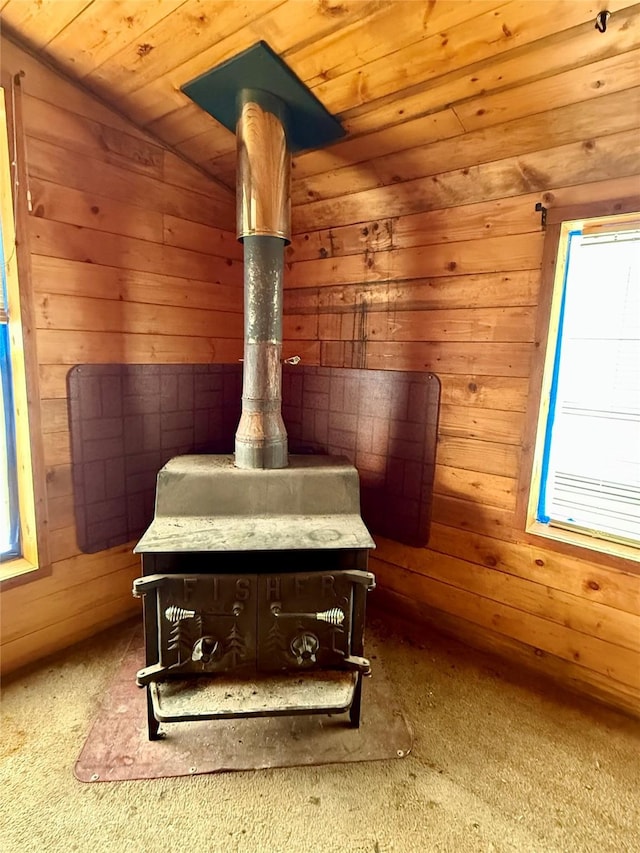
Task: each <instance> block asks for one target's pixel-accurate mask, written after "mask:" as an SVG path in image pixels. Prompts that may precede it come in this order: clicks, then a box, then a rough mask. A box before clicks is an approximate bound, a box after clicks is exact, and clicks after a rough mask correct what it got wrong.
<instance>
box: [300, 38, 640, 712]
mask: <svg viewBox="0 0 640 853" xmlns="http://www.w3.org/2000/svg"><path fill="white" fill-rule="evenodd" d="M637 67H638V57H637V51H635V52H630V53H626V54H623V55H621V56H618V57H614V58H610V59H606V60H602V61H596V62H593V63H592V64H591V65H584V66H582V67H580V68H577V69H575V70H572V71H563V72H562V73H560V74H557V75H556V76H553V69H551V70H547V69H545V73H546V75H547V76H546V77H545V79H543V80H539V81H536V82H534V83H529V84H526V85H523V86H521V87H517V88H513V89H511V90H509V91H506V92H503V93H501V94H496V95H480V96H478V97H476V98H474V99H470V100H466V101H463V102H462V103H461V104H460V105H459V106H456V107H454V108H453V111H452V115H451V116H450V119H453V118H455V120H456V121H459V123H460V129H459V130H458V131H456V130H455V127H454V126H453V125H452V124H451V122H450V123H449V125H448V126H447V127H446V128H444V129H443V128H442V127H440V126H435V125H434V123H433V116H432V115H427V116H424V117H422V118H417V119H410V120H409V121H407V122H406V123H405V124H402V125H397V124H395V126H391V125H392V124H393V123H394V122H397V120H398V118H397V117H398V113H397V111H394V112H393V113H392V112H389V125H390V126H389V127H387V128H386V129H385V127H384V126H382V127H380V124H379V125H378V128H377V129H376V131H375V132H374V133H371V134H370V135H368V136H364V137H362V138H360V139H354V140H348V141H347V142H344V143H341V144H340V145H338V146H335V147H334V148H332V149H328V150H327V151H326V152H314V153H311V154H307V155H303V156H302V157H300V158H299V159H298V160H297V163H296V170H295V174H296V176H297V181H296V184H295V186H294V193H293V197H294V201H295V205H296V206H295V209H294V226H295V228H294V230H295V234H296V236H295V238H294V241H293V243H292V245H291V247H289V250H288V260H289V272H288V279H287V287H288V289H287V290H286V293H285V312H286V318H285V319H286V323H285V328H286V329H288V334H289V335H293V334H296V333H297V334H299V335H300V337H304V330H307V331H308V332H310V333H311V334H310V336H309V338H310V339H307V343H308V344H312V343H313V344H315V346H316V352H317V359H318V362H319V363H320V364H325V365H335V366H348V365H353V366H358V367H360V366H365V367H369V368H386V369H398V370H428V371H433V372H434V373H436V374H437V375H438V376H439V377H440V379H441V382H442V406H441V413H440V426H439V443H438V452H437V472H436V478H435V500H434V515H433V525H432V531H431V539H430V543H429V547H428V548H424V549H415V548H410V547H407V546H404V545H400V544H398V543H396V542H393V541H391V540H387V539H378V543H377V544H378V549H377V551H376V552H375V554H374V556H373V558H372V568H373V570H374V571H375V573H376V575H377V578H378V582H379V587H380V589H379V592H380V593H381V600H382V601H383V602H384V604H385V606H387V607H391V608H393V609H394V610H397V611H398V612H399V613H400V614H403V615H404V616H406V617H407V618H409V619H421V620H426V621H428V622H430V623H431V624H433V625H435V626H436V627H437V628H439V629H440V630H445V631H447V632H450V633H452V634H455V635H456V636H459V637H461V638H463V639H466V640H468V641H469V642H471V643H473V644H477V645H480V646H482V647H485V648H488V649H491V650H493V651H498V652H500V653H502V654H504V655H507V656H509V657H511V658H515V659H517V660H520V661H522V662H524V663H526V664H527V665H528V666H531V667H534V668H536V669H538V670H541V671H543V672H545V673H547V674H549V675H551V676H553V677H554V678H557V679H558V680H560V681H562V682H563V683H564V684H567V685H570V686H572V687H575V688H577V689H579V690H582V691H583V692H587V693H589V694H590V695H592V696H595V697H598V698H600V699H603V700H605V701H607V702H610V703H613V704H615V705H617V706H618V707H620V708H624V709H626V710H629V711H632V712H634V713H636V714H638V713H640V587H639V577H638V572H637V564H632V563H630V562H625V561H623V560H621V559H620V560H617V561H616V560H613V559H611V558H606V557H599V556H598V555H597V554H596V553H595V552H588V551H585V550H582V552H579V553H575V552H574V553H571V552H570V551H569V550H567V549H565V550H564V552H563V550H562V549H561V548H560V549H559V548H558V547H557V546H555V545H554V544H552V543H551V542H550V541H547V540H542V539H537V540H533V539H532V538H531V537H527V536H526V535H525V532H524V529H523V525H522V524H521V522H520V520H519V518H518V516H517V515H516V498H517V493H518V484H519V477H520V474H521V466H522V464H523V461H522V459H523V444H524V436H525V429H526V427H527V425H528V424H529V423H530V422H531V420H532V419H535V418H536V416H537V412H536V411H532V410H531V408H530V407H529V408H528V393H529V384H530V379H531V365H532V356H533V353H534V351H535V349H536V348H538V347H540V346H544V342H543V341H538V340H536V331H535V330H536V320H537V304H538V294H539V289H540V278H541V276H540V270H541V263H542V252H543V242H544V232H543V230H542V227H541V220H540V214H539V213H537V212H536V211H535V205H536V202H539V201H540V202H542V203H543V204H544V205H546V206H547V207H553V206H564V205H569V204H581V203H584V202H589V201H597V200H608V199H616V198H626V197H630V196H633V195H634V194H635V195H638V191H639V183H638V175H639V174H640V156H639V155H640V151H639V148H638V143H637V140H638V132H639V128H640V103H639V100H638V90H637V89H634V88H633V83H634V82H637ZM632 68H633V69H635V80H634V74H633V73H631V69H632ZM604 81H606V86H605V82H604ZM605 89H606V91H605ZM418 100H419V98H418V96H416V103H417V102H418ZM453 114H455V115H453ZM377 118H378V120H379V122H382V124H383V125H384V119H383V117H382V116H381V115H380V114H378V115H377ZM443 136H447V137H448V138H447V139H444V140H443V139H442V137H443ZM360 145H361V146H362V151H359V146H360ZM343 155H344V159H343ZM612 212H613V210H612ZM311 318H313V319H314V321H315V323H314V324H312V323H311ZM377 594H378V593H376V595H377Z"/></svg>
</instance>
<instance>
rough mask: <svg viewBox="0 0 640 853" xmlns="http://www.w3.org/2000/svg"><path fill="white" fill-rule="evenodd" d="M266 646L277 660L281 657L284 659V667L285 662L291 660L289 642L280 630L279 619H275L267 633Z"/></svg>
mask: <svg viewBox="0 0 640 853" xmlns="http://www.w3.org/2000/svg"><path fill="white" fill-rule="evenodd" d="M266 647H267V650H268V651H269V652H270V653H271V654H272V655H273V657H274V658H275V659H276V660H277V659H280V660H282V661H283V669H284V667H285V663H287V662H288V661H289V655H288V643H287V638H286V637H285V636H284V634H283V633H282V631H281V630H280V625H279V623H278V620H277V619H274V620H273V623H272V625H271V627H270V628H269V631H268V633H267V643H266Z"/></svg>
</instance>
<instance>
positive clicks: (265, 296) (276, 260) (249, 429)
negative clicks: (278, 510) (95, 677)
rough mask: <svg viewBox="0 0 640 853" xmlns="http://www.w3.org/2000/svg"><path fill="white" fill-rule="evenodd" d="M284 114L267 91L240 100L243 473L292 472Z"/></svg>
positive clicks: (238, 454) (247, 92)
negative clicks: (285, 371)
mask: <svg viewBox="0 0 640 853" xmlns="http://www.w3.org/2000/svg"><path fill="white" fill-rule="evenodd" d="M285 112H286V106H285V104H284V103H283V102H282V101H280V99H279V98H277V97H275V96H274V95H271V94H270V93H268V92H263V91H258V90H252V89H243V90H241V92H240V93H239V96H238V123H237V127H236V138H237V150H238V163H237V166H238V171H237V175H238V177H237V187H236V199H237V201H236V204H237V208H236V213H237V234H238V239H239V240H241V241H242V243H243V248H244V365H243V377H242V415H241V416H240V422H239V424H238V429H237V431H236V440H235V464H236V467H238V468H286V467H287V465H288V450H287V431H286V429H285V425H284V422H283V420H282V411H281V408H282V274H283V268H284V247H285V246H286V245H287V244H288V243H289V242H290V237H291V230H290V228H291V226H290V219H291V217H290V189H289V187H290V174H291V153H290V151H289V147H288V145H287V135H286V130H285V127H286V117H285Z"/></svg>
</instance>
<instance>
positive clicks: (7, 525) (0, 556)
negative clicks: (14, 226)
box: [0, 222, 20, 561]
mask: <svg viewBox="0 0 640 853" xmlns="http://www.w3.org/2000/svg"><path fill="white" fill-rule="evenodd" d="M1 226H2V223H1V222H0V228H1ZM0 263H1V265H2V278H1V281H0V285H1V287H0V560H2V561H5V560H8V559H9V558H10V557H17V556H18V555H19V554H20V515H19V510H18V481H17V465H16V442H15V427H14V406H13V391H12V383H11V354H10V349H9V325H8V311H7V304H8V303H7V283H6V275H5V258H4V252H3V250H2V241H1V240H0Z"/></svg>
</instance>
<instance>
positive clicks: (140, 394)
mask: <svg viewBox="0 0 640 853" xmlns="http://www.w3.org/2000/svg"><path fill="white" fill-rule="evenodd" d="M68 385H69V421H70V429H71V452H72V471H73V484H74V501H75V515H76V530H77V539H78V545H79V547H80V548H81V549H82V550H83V551H85V552H88V553H94V552H96V551H100V550H103V549H104V548H109V547H113V546H115V545H120V544H122V543H124V542H129V541H133V540H135V539H138V538H139V536H140V535H141V534H142V532H143V530H144V529H145V528H146V527H147V525H148V524H149V523H150V521H151V519H152V517H153V504H154V496H155V486H156V476H157V473H158V470H159V469H160V468H161V467H162V466H163V465H164V464H165V463H166V462H167V461H168V460H169V459H171V458H172V457H173V456H178V455H180V454H183V453H194V452H195V453H232V452H233V445H234V434H235V430H236V427H237V424H238V419H239V417H240V405H241V394H242V366H241V365H239V364H212V365H79V366H77V367H74V368H72V369H71V370H70V371H69V375H68ZM282 397H283V407H282V412H283V417H284V421H285V424H286V427H287V432H288V434H289V449H290V452H291V453H331V454H342V455H344V456H346V457H347V458H348V459H349V460H350V461H351V462H352V463H353V464H354V465H355V466H356V468H357V469H358V472H359V475H360V482H361V502H362V516H363V519H364V521H365V523H366V524H367V526H368V527H369V529H370V530H371V531H372V532H373V533H379V534H381V535H383V536H388V537H390V538H393V539H396V540H398V541H400V542H405V543H407V544H411V545H425V544H426V542H427V540H428V536H429V521H430V513H431V501H432V492H433V476H434V463H435V446H436V436H437V420H438V407H439V399H440V383H439V381H438V379H437V378H436V377H435V376H434V375H433V374H430V373H412V372H403V371H394V370H389V371H387V370H356V369H346V368H327V367H303V366H301V365H298V366H295V367H293V366H285V368H284V370H283V384H282Z"/></svg>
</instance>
